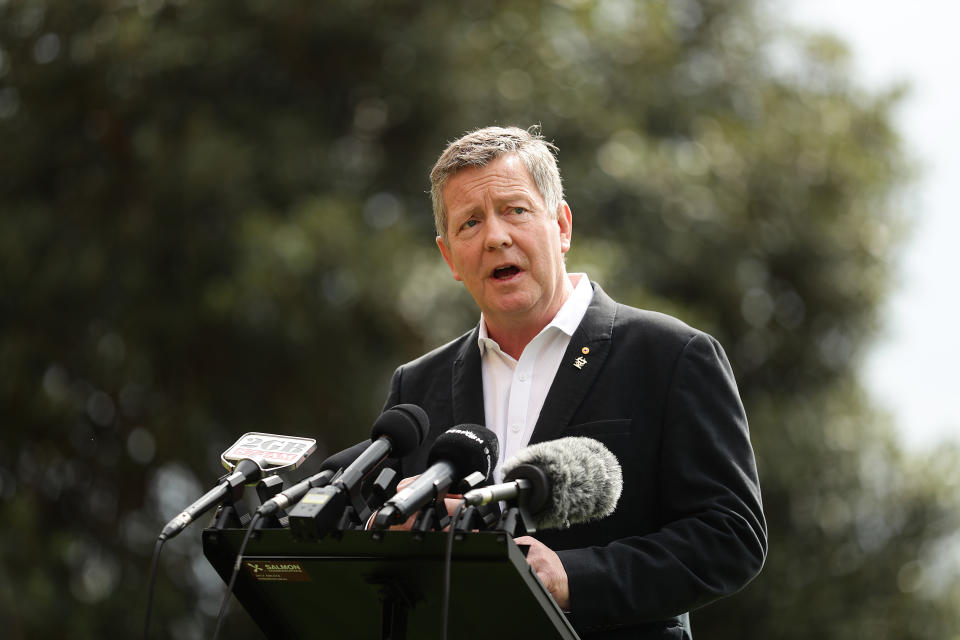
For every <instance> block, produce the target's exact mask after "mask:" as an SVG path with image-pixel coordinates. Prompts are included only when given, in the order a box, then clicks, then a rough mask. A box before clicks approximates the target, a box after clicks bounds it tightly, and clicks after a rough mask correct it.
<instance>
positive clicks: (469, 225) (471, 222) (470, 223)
mask: <svg viewBox="0 0 960 640" xmlns="http://www.w3.org/2000/svg"><path fill="white" fill-rule="evenodd" d="M475 226H477V220H467V221H466V222H464V223H463V228H464V229H470V228H472V227H475Z"/></svg>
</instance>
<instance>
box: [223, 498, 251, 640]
mask: <svg viewBox="0 0 960 640" xmlns="http://www.w3.org/2000/svg"><path fill="white" fill-rule="evenodd" d="M261 515H262V514H261V513H260V512H259V511H257V512H255V513H254V514H253V517H252V518H250V524H249V525H247V533H246V535H244V536H243V542H241V543H240V551H238V552H237V559H236V561H235V562H234V563H233V574H231V576H230V582H228V583H227V591H226V593H224V594H223V601H222V602H221V603H220V613H219V614H217V626H216V628H215V629H214V630H213V640H217V637H219V635H220V627H221V626H222V625H223V620H224V618H226V617H227V610H228V609H229V608H230V600H231V598H230V596H231V595H233V585H234V583H236V581H237V574H239V573H240V565H241V564H243V552H244V551H245V550H246V549H247V542H249V541H250V534H252V533H253V528H254V527H255V526H256V524H257V520H259V519H260V516H261Z"/></svg>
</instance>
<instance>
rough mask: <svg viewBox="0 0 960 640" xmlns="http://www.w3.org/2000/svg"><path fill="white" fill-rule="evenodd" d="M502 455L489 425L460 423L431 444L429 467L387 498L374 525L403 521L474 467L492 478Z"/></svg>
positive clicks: (445, 491)
mask: <svg viewBox="0 0 960 640" xmlns="http://www.w3.org/2000/svg"><path fill="white" fill-rule="evenodd" d="M499 455H500V446H499V443H498V442H497V436H496V434H494V433H493V432H492V431H490V430H489V429H487V428H486V427H481V426H480V425H476V424H461V425H457V426H456V427H453V428H451V429H448V430H447V431H445V432H444V433H442V434H440V437H438V438H437V439H436V441H435V442H434V443H433V446H432V447H430V453H429V454H427V464H428V465H429V466H428V467H427V470H426V471H424V472H423V473H422V474H420V475H419V476H418V477H417V478H416V479H415V480H414V481H413V482H411V483H410V484H409V485H407V486H406V487H405V488H404V489H402V490H400V491H398V492H397V494H396V495H395V496H393V497H392V498H390V499H389V500H387V503H386V504H385V505H384V506H383V508H381V509H380V511H379V512H378V513H377V516H376V518H374V521H373V526H374V528H376V529H382V528H385V527H388V526H390V525H392V524H399V523H401V522H404V521H405V520H406V519H407V518H409V517H410V516H411V515H413V514H414V513H416V512H417V511H418V510H419V509H420V508H421V507H424V506H426V505H427V504H429V503H430V502H431V501H432V500H434V499H436V498H437V497H440V496H443V495H445V494H446V493H447V489H448V488H449V487H450V486H451V485H453V484H457V483H459V482H460V481H461V480H463V479H464V478H465V477H466V476H467V475H469V474H471V473H473V472H475V471H478V472H480V473H482V474H483V475H484V476H485V477H486V478H487V479H488V480H489V478H490V476H491V474H492V473H493V467H494V465H495V464H496V461H497V457H498V456H499Z"/></svg>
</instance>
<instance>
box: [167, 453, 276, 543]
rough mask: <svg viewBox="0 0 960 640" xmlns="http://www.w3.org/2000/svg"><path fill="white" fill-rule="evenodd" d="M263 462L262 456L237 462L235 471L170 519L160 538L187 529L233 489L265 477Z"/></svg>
mask: <svg viewBox="0 0 960 640" xmlns="http://www.w3.org/2000/svg"><path fill="white" fill-rule="evenodd" d="M261 464H263V459H262V458H258V459H257V460H252V459H250V458H244V459H242V460H240V461H239V462H237V466H236V467H235V468H234V472H233V473H231V474H230V475H228V476H227V477H226V478H224V479H223V481H222V482H220V484H218V485H217V486H215V487H214V488H213V489H211V490H210V491H207V492H206V493H205V494H203V495H202V496H200V498H199V499H197V501H196V502H194V503H193V504H191V505H190V506H189V507H187V508H186V509H184V510H183V511H182V512H180V514H179V515H177V516H175V517H174V518H173V519H172V520H170V522H168V523H167V526H165V527H164V528H163V531H161V532H160V536H159V537H160V539H161V540H168V539H170V538H172V537H174V536H175V535H177V534H178V533H180V532H181V531H183V530H184V529H186V528H187V525H189V524H190V523H191V522H193V521H194V520H195V519H196V518H197V516H199V515H201V514H203V513H204V512H205V511H207V510H208V509H210V508H211V507H213V506H215V505H217V504H219V503H220V502H221V501H223V499H224V498H226V497H227V496H228V495H229V494H230V492H231V491H232V490H236V489H238V488H241V487H243V485H245V484H252V483H254V482H257V481H259V480H260V478H262V477H263V468H262V467H261V466H260V465H261ZM241 490H242V489H241Z"/></svg>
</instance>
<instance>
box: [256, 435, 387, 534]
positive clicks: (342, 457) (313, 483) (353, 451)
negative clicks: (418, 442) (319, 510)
mask: <svg viewBox="0 0 960 640" xmlns="http://www.w3.org/2000/svg"><path fill="white" fill-rule="evenodd" d="M372 444H373V441H372V440H363V441H362V442H358V443H357V444H355V445H353V446H352V447H349V448H347V449H344V450H343V451H338V452H337V453H335V454H333V455H331V456H330V457H328V458H327V459H326V460H324V461H323V462H321V463H320V471H318V472H317V473H315V474H313V475H312V476H310V477H309V478H306V479H305V480H301V481H300V482H298V483H297V484H295V485H293V486H292V487H290V488H289V489H287V490H285V491H281V492H280V493H278V494H277V495H275V496H273V497H272V498H270V499H269V500H267V501H265V502H264V503H263V504H261V505H260V506H259V507H258V508H257V513H259V514H260V515H261V517H262V516H269V515H271V514H273V513H276V512H277V511H279V510H281V509H286V508H287V507H289V506H290V505H291V504H293V503H294V502H297V501H298V500H300V498H302V497H303V496H304V495H306V493H307V491H309V490H310V489H313V488H316V487H325V486H327V485H328V484H330V481H331V480H333V478H334V477H335V476H336V475H337V473H338V472H339V471H340V470H341V469H343V468H344V467H347V466H349V465H350V464H352V463H353V462H354V461H355V460H356V459H357V458H358V457H360V455H361V454H362V453H363V452H364V451H366V450H367V449H369V448H370V445H372Z"/></svg>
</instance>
